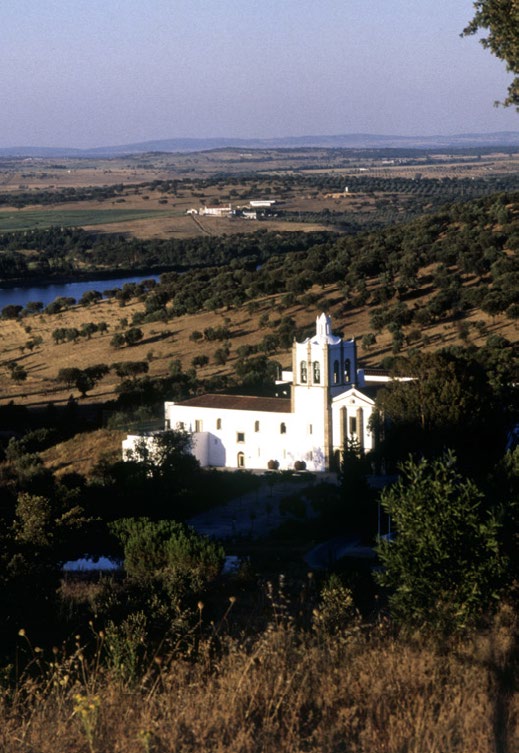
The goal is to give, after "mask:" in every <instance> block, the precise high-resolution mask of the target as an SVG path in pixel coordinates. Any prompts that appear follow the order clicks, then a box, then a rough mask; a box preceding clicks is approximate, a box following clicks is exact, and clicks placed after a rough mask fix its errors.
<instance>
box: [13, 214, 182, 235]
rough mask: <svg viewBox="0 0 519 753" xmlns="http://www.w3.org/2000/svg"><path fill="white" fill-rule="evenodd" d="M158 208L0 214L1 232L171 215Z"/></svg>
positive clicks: (104, 223)
mask: <svg viewBox="0 0 519 753" xmlns="http://www.w3.org/2000/svg"><path fill="white" fill-rule="evenodd" d="M171 215H172V212H171V211H169V212H168V211H164V210H160V209H70V210H66V209H65V210H56V209H44V210H33V211H18V212H13V211H9V212H0V232H9V231H12V230H35V229H40V228H46V227H53V226H59V227H85V226H87V225H109V224H112V223H117V222H130V221H132V220H148V219H152V218H155V219H156V218H159V217H167V216H171Z"/></svg>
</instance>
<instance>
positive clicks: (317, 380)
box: [314, 361, 321, 384]
mask: <svg viewBox="0 0 519 753" xmlns="http://www.w3.org/2000/svg"><path fill="white" fill-rule="evenodd" d="M320 383H321V367H320V365H319V361H314V384H320Z"/></svg>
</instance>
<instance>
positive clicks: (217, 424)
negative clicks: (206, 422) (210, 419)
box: [216, 418, 222, 431]
mask: <svg viewBox="0 0 519 753" xmlns="http://www.w3.org/2000/svg"><path fill="white" fill-rule="evenodd" d="M221 428H222V419H221V418H217V419H216V429H217V431H219V430H220V429H221Z"/></svg>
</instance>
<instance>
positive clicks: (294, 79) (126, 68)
mask: <svg viewBox="0 0 519 753" xmlns="http://www.w3.org/2000/svg"><path fill="white" fill-rule="evenodd" d="M471 16H472V2H471V0H391V1H390V0H262V2H260V0H3V1H2V4H1V7H0V71H1V73H0V147H6V146H20V145H24V146H26V145H37V146H68V147H72V146H76V147H90V146H105V145H117V144H126V143H130V142H136V141H145V140H149V139H162V138H174V137H211V136H235V137H243V138H248V137H272V136H293V135H305V134H306V135H308V134H342V133H359V132H363V133H378V134H400V135H434V134H453V133H462V132H464V133H467V132H489V131H501V130H519V114H517V113H516V112H515V111H512V110H504V109H502V108H495V107H493V102H494V100H495V99H498V98H499V97H502V96H504V94H505V90H506V86H507V83H508V82H509V80H510V78H511V76H510V74H507V73H506V70H505V66H504V64H503V63H502V62H501V61H498V60H496V59H495V58H493V57H492V56H491V55H490V53H488V52H487V51H485V50H483V48H482V47H481V45H479V44H478V42H477V40H476V39H461V38H460V36H459V35H460V32H461V31H462V29H463V27H464V26H465V24H466V23H467V22H468V21H469V19H470V18H471Z"/></svg>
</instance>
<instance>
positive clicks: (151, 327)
mask: <svg viewBox="0 0 519 753" xmlns="http://www.w3.org/2000/svg"><path fill="white" fill-rule="evenodd" d="M426 271H427V270H424V273H425V272H426ZM312 292H313V293H316V294H317V295H318V296H319V298H318V302H317V303H316V304H315V305H312V306H305V305H302V304H296V305H293V306H290V307H288V308H283V309H282V308H280V306H279V303H280V296H267V297H265V298H263V299H261V300H259V301H258V302H257V303H258V308H257V310H256V311H254V312H253V313H250V312H249V309H248V307H247V306H244V307H241V308H236V309H232V310H229V311H223V310H222V311H221V312H218V313H213V312H210V311H201V312H199V313H197V314H190V315H187V316H181V317H177V318H175V319H172V320H171V321H169V322H167V323H165V324H163V323H160V322H153V323H148V324H143V325H141V329H142V330H143V333H144V338H143V340H142V341H141V342H140V343H138V344H137V345H136V346H133V347H131V348H128V347H125V348H122V349H120V350H116V349H114V348H112V347H111V346H110V341H111V339H112V337H113V334H114V332H116V331H118V330H121V323H120V320H121V318H123V317H125V318H127V319H128V321H130V322H131V319H132V316H133V314H134V313H135V312H137V311H141V310H143V307H144V304H142V303H130V304H128V305H126V306H124V307H123V308H121V307H120V306H119V305H118V304H117V303H116V302H115V301H114V300H103V301H101V302H100V303H97V304H94V305H91V306H75V307H73V308H71V309H69V310H68V311H64V312H62V313H60V314H56V315H53V316H47V315H42V316H33V317H30V318H28V319H24V320H20V321H14V320H5V319H0V387H1V394H0V403H6V402H9V401H10V400H14V401H15V402H16V403H19V404H24V405H38V404H41V405H46V404H47V403H49V402H51V401H52V402H54V403H56V404H59V403H65V402H66V401H67V400H68V398H69V397H70V395H71V394H73V395H74V397H76V398H79V394H78V392H77V390H74V389H73V390H71V389H67V388H64V387H63V385H60V384H59V383H58V382H57V381H56V376H57V374H58V371H59V369H60V368H65V367H71V366H74V367H78V368H86V367H87V366H92V365H94V364H99V363H106V364H108V365H110V364H112V363H114V362H115V361H125V360H128V361H143V360H146V359H147V358H151V360H150V362H149V369H150V371H149V373H150V375H151V376H166V375H167V373H168V367H169V364H170V362H171V361H172V360H175V359H180V361H181V362H182V364H183V367H184V369H185V370H187V369H189V368H190V366H191V361H192V359H193V358H194V357H195V356H196V355H200V353H205V354H206V355H208V356H209V359H210V361H209V364H208V366H206V367H203V368H202V369H200V370H199V372H198V373H199V376H200V377H202V378H206V377H209V376H213V375H216V374H232V373H233V370H234V364H235V361H236V351H237V349H238V347H239V346H240V345H245V344H251V345H254V344H257V343H259V342H260V341H261V340H262V339H263V337H264V335H265V334H267V333H268V332H269V331H271V330H269V329H267V330H265V329H264V328H261V327H260V326H259V319H260V317H261V315H262V314H264V313H268V314H269V318H270V321H271V322H272V323H273V324H274V325H275V324H276V322H277V321H279V320H280V318H281V317H282V316H292V317H293V318H294V320H295V321H296V324H297V325H298V326H304V327H308V326H312V325H313V323H314V322H315V317H316V315H318V314H319V313H320V312H321V311H323V310H326V311H327V312H328V313H330V314H331V315H332V317H333V326H334V329H335V331H342V332H343V333H344V336H345V337H352V336H355V337H357V338H359V339H360V337H361V336H362V335H363V334H366V333H368V332H370V329H371V328H370V323H369V314H370V309H369V307H357V308H352V309H350V310H348V311H347V312H346V313H345V312H344V310H343V301H344V297H343V294H342V293H341V292H340V291H339V289H338V288H337V286H335V285H328V286H326V287H323V288H319V287H314V288H313V290H312ZM416 300H418V299H416ZM422 300H423V301H425V300H426V297H424V298H423V299H422ZM90 321H94V322H100V321H105V322H107V323H108V326H109V330H108V332H107V333H106V334H104V335H99V334H95V335H93V336H92V338H91V339H90V340H86V339H84V338H81V339H80V340H79V341H78V342H77V343H76V344H73V343H62V344H59V345H55V344H54V341H53V340H52V332H53V330H55V329H57V328H58V327H64V328H69V327H76V328H77V329H80V328H81V325H82V324H83V323H85V322H90ZM465 321H466V322H468V323H469V324H470V323H474V322H476V321H483V322H484V323H485V325H486V330H485V333H484V334H483V335H481V334H479V333H478V331H477V330H476V329H475V328H471V329H470V334H469V342H470V343H471V344H475V345H482V344H483V343H484V342H485V340H486V338H487V337H488V336H489V335H491V334H499V335H503V336H505V337H507V338H509V339H510V340H512V341H515V340H517V328H516V325H515V323H514V322H513V321H511V320H510V319H507V318H506V317H505V316H496V317H490V316H488V315H486V314H483V313H482V312H481V311H478V310H474V311H473V312H471V313H469V315H468V316H467V317H466V319H465ZM224 324H227V326H229V328H230V330H231V333H232V339H231V342H230V344H231V353H230V358H229V361H228V362H227V364H226V365H225V366H217V365H215V364H214V363H213V358H212V356H213V355H214V352H215V351H216V350H217V349H218V348H219V347H220V346H221V343H218V342H202V343H201V344H196V343H193V342H192V341H191V340H190V339H189V336H190V334H191V333H192V332H193V331H194V330H199V331H201V332H203V330H204V329H205V328H207V327H211V326H212V327H215V326H220V325H224ZM27 325H29V326H30V328H31V329H30V332H27V331H26V329H25V327H26V326H27ZM122 329H123V330H124V329H125V327H122ZM407 329H413V327H412V326H411V327H410V328H407ZM419 334H420V337H421V338H425V337H426V338H427V342H424V340H423V339H422V340H421V341H418V342H417V343H415V345H417V346H419V347H420V348H421V349H423V350H436V349H438V348H440V347H443V346H448V345H454V344H459V343H460V342H461V341H460V338H459V330H458V327H457V324H456V322H453V321H447V322H442V323H440V324H436V325H433V326H428V327H422V328H421V330H420V333H419ZM35 336H40V337H42V338H43V343H42V345H41V346H39V347H37V348H35V349H34V350H33V351H32V352H29V351H28V350H26V349H24V346H25V343H26V342H27V340H29V339H30V338H32V337H35ZM390 354H391V335H390V333H389V332H387V330H385V331H384V332H383V333H382V334H380V335H377V343H376V345H375V346H374V347H373V348H371V349H370V350H369V351H363V349H362V347H359V357H360V359H361V361H362V362H363V364H364V365H367V366H369V365H371V366H373V365H376V364H378V363H379V362H380V360H381V359H382V358H383V357H384V356H387V355H390ZM273 358H275V359H276V360H278V361H279V362H280V363H281V364H282V365H283V366H285V367H289V366H290V363H291V357H290V353H289V350H286V351H280V352H278V353H276V354H275V355H274V356H273ZM12 361H17V362H18V363H19V364H20V365H22V366H23V367H24V368H25V369H26V370H27V373H28V378H27V380H26V381H25V382H23V383H22V384H18V383H15V382H13V381H12V379H11V378H10V376H9V369H8V363H9V362H12ZM118 383H119V379H118V378H117V377H116V375H115V374H114V373H110V374H109V375H107V376H106V377H105V378H104V379H103V380H102V381H101V382H99V384H98V385H97V386H96V387H95V388H94V389H93V390H92V391H91V392H90V393H89V395H88V397H87V398H86V399H84V401H86V402H100V401H106V400H109V399H112V398H114V397H115V388H116V387H117V384H118Z"/></svg>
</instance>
